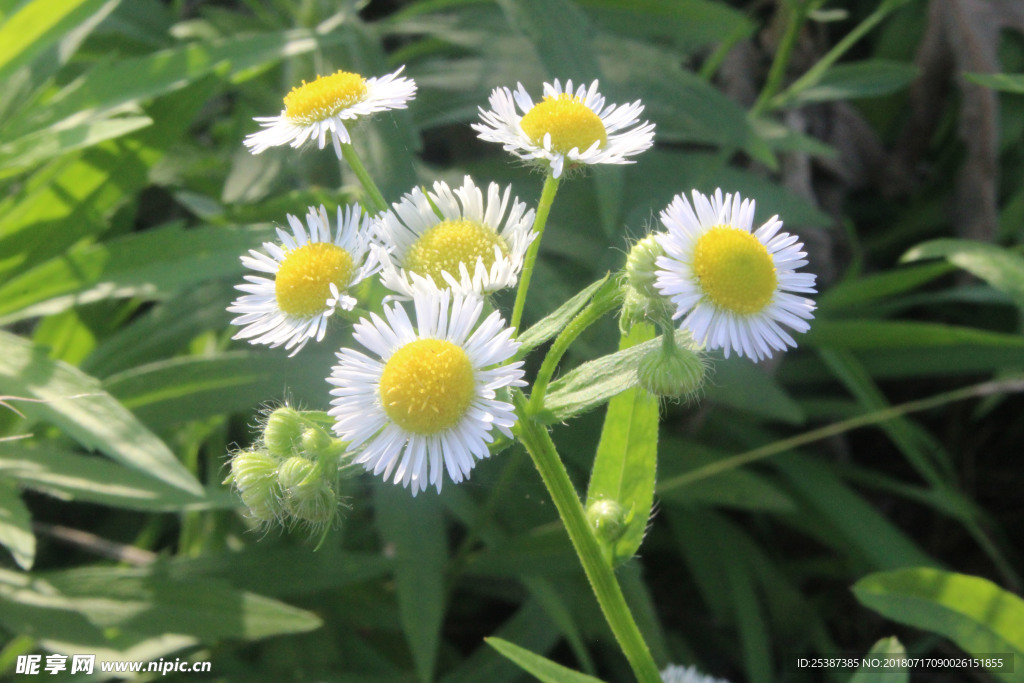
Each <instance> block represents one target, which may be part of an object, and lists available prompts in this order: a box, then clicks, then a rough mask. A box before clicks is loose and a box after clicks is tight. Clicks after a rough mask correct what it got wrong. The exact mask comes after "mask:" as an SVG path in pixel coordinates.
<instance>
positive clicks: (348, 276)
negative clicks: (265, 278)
mask: <svg viewBox="0 0 1024 683" xmlns="http://www.w3.org/2000/svg"><path fill="white" fill-rule="evenodd" d="M353 265H354V264H353V263H352V255H351V254H349V253H348V252H347V251H345V250H344V249H342V248H341V247H339V246H338V245H336V244H331V243H330V242H311V243H309V244H303V245H302V246H301V247H299V248H298V249H293V250H292V251H290V252H288V254H287V255H286V256H285V259H284V261H282V262H281V265H280V266H279V267H278V269H277V277H276V278H275V279H274V293H275V294H276V296H277V306H278V308H280V309H281V310H282V311H283V312H285V313H287V314H288V315H292V316H295V317H298V318H304V317H307V316H311V315H315V314H317V313H320V312H322V311H323V310H324V305H325V303H326V302H327V300H328V299H329V298H331V283H332V282H333V283H334V284H335V285H336V286H337V287H338V289H342V290H343V289H345V287H346V286H347V285H348V283H349V282H350V281H351V280H352V270H353Z"/></svg>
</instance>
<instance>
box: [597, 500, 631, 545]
mask: <svg viewBox="0 0 1024 683" xmlns="http://www.w3.org/2000/svg"><path fill="white" fill-rule="evenodd" d="M587 523H588V524H590V528H591V529H593V530H594V533H595V534H596V535H597V538H598V539H599V540H600V541H601V542H602V543H603V544H605V545H608V546H610V545H612V544H613V543H615V542H616V541H617V540H619V538H620V537H621V536H622V534H623V532H624V531H625V530H626V513H625V511H624V510H623V509H622V506H621V505H620V504H619V503H617V502H616V501H614V500H609V499H607V498H602V499H599V500H595V501H593V502H592V503H590V504H589V505H587Z"/></svg>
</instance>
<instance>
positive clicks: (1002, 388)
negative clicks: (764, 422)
mask: <svg viewBox="0 0 1024 683" xmlns="http://www.w3.org/2000/svg"><path fill="white" fill-rule="evenodd" d="M1021 391H1024V377H1014V378H1011V379H1006V380H1002V381H995V382H982V383H981V384H974V385H972V386H969V387H964V388H963V389H955V390H953V391H947V392H946V393H943V394H936V395H935V396H929V397H928V398H922V399H918V400H916V401H908V402H906V403H901V404H899V405H896V406H890V407H888V408H883V409H882V410H876V411H873V412H870V413H865V414H864V415H857V416H856V417H851V418H849V419H846V420H841V421H839V422H833V423H832V424H830V425H825V426H824V427H819V428H817V429H812V430H810V431H809V432H804V433H803V434H797V435H796V436H791V437H789V438H786V439H779V440H778V441H775V442H773V443H770V444H767V445H765V446H760V447H758V448H754V449H752V450H749V451H747V452H746V453H740V454H739V455H734V456H732V457H729V458H722V459H721V460H716V461H715V462H713V463H711V464H710V465H704V466H703V467H698V468H697V469H694V470H690V471H689V472H686V473H685V474H680V475H678V476H675V477H672V478H670V479H664V480H662V481H661V482H659V483H658V487H657V489H655V491H656V492H657V493H659V494H662V495H664V494H665V493H668V492H669V491H672V490H673V489H677V488H680V487H682V486H689V485H692V484H694V483H695V482H698V481H700V480H701V479H707V478H708V477H713V476H715V475H716V474H721V473H722V472H728V471H729V470H734V469H737V468H739V467H743V466H744V465H749V464H750V463H752V462H757V461H758V460H764V459H765V458H768V457H771V456H773V455H777V454H778V453H784V452H786V451H791V450H793V449H795V448H799V447H800V446H806V445H807V444H809V443H813V442H815V441H820V440H821V439H827V438H829V437H833V436H837V435H839V434H842V433H844V432H848V431H850V430H851V429H857V428H858V427H866V426H867V425H873V424H878V423H879V422H885V421H887V420H894V419H896V418H897V417H900V416H902V415H906V414H907V413H915V412H918V411H921V410H929V409H931V408H937V407H939V406H942V405H945V404H947V403H952V402H953V401H963V400H966V399H969V398H980V397H983V396H991V395H993V394H1001V393H1010V392H1021Z"/></svg>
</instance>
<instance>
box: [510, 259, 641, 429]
mask: <svg viewBox="0 0 1024 683" xmlns="http://www.w3.org/2000/svg"><path fill="white" fill-rule="evenodd" d="M619 291H620V289H619V283H618V282H617V280H616V279H614V278H613V279H612V280H610V281H609V282H607V283H605V285H604V286H603V287H601V289H599V290H598V291H597V294H596V295H595V296H594V298H593V299H592V300H591V302H590V303H589V304H587V307H586V308H584V309H583V310H582V311H580V312H579V314H577V315H576V317H575V318H573V319H572V322H570V323H569V324H568V325H566V326H565V329H563V330H562V331H561V332H560V333H559V335H558V336H557V337H555V341H554V342H553V343H552V344H551V349H550V350H549V351H548V353H547V355H546V356H544V362H543V363H541V366H540V370H538V371H537V379H535V380H534V381H533V386H532V387H531V388H530V413H532V414H537V413H538V412H540V411H541V410H542V409H543V408H544V396H545V394H546V393H547V388H548V383H549V382H550V381H551V378H552V377H553V376H554V374H555V369H556V368H557V367H558V361H560V360H561V359H562V356H563V355H564V354H565V352H566V351H567V350H568V349H569V346H571V345H572V343H573V342H574V341H576V338H577V337H579V336H580V335H581V334H583V332H584V331H585V330H586V329H587V328H588V327H590V326H591V325H593V324H594V323H596V322H597V321H598V320H600V319H601V318H602V317H604V315H605V314H606V313H610V312H611V311H614V310H615V309H616V308H618V306H619V304H620V303H621V302H620V297H619Z"/></svg>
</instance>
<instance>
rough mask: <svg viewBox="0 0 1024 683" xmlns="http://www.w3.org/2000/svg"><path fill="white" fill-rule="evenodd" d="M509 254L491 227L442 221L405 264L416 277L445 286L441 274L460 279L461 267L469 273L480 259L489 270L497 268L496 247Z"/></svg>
mask: <svg viewBox="0 0 1024 683" xmlns="http://www.w3.org/2000/svg"><path fill="white" fill-rule="evenodd" d="M495 247H497V248H498V250H499V251H500V252H501V254H502V255H507V254H508V244H507V243H506V242H505V240H504V239H503V238H502V237H501V235H499V234H498V233H496V232H495V231H494V230H492V229H491V228H489V227H487V226H486V225H483V224H482V223H477V222H476V221H468V220H465V219H462V220H457V221H441V222H440V223H438V224H437V225H435V226H434V227H432V228H430V229H429V230H427V231H426V232H424V233H423V234H422V235H421V236H420V238H419V239H418V240H416V241H415V242H414V243H413V245H412V247H410V248H409V253H407V254H406V255H405V258H404V259H403V265H404V266H405V268H406V270H409V271H411V272H413V273H416V274H417V275H422V276H424V277H426V276H428V275H429V276H430V277H431V278H433V280H434V284H436V285H437V286H438V287H446V286H447V285H446V282H445V279H444V278H443V277H442V276H441V273H442V272H444V271H447V272H449V273H451V274H452V276H453V277H455V278H456V279H458V277H459V264H460V263H465V264H466V269H467V270H469V272H470V274H472V273H473V270H474V269H475V268H476V262H477V260H478V259H483V262H484V266H486V267H487V268H488V269H489V268H490V267H491V266H492V265H494V261H495V258H496V257H495V254H494V248H495Z"/></svg>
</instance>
